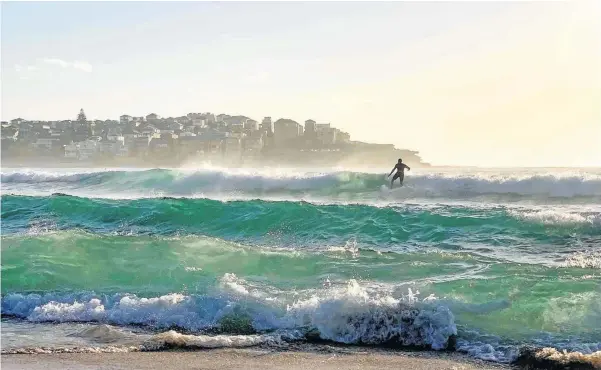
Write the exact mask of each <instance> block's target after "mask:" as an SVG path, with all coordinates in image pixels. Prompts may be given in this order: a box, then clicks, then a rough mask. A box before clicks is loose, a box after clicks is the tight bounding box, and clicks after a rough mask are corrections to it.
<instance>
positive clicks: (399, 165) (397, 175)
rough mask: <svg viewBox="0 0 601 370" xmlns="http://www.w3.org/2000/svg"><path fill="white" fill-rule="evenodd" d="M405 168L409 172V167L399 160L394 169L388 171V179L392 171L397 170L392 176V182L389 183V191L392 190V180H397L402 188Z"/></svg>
mask: <svg viewBox="0 0 601 370" xmlns="http://www.w3.org/2000/svg"><path fill="white" fill-rule="evenodd" d="M405 168H406V169H408V170H409V171H411V168H409V166H407V165H406V164H405V163H403V162H401V161H400V160H399V162H398V163H397V164H395V165H394V167H393V168H392V171H390V174H389V175H388V177H390V175H392V173H393V172H394V170H397V171H396V173H395V174H394V176H393V177H392V181H390V188H391V189H392V186H393V185H394V180H396V179H399V181H400V182H401V186H403V180H404V179H405Z"/></svg>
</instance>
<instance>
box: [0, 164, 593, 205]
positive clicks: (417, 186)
mask: <svg viewBox="0 0 601 370" xmlns="http://www.w3.org/2000/svg"><path fill="white" fill-rule="evenodd" d="M388 181H389V180H388V179H387V178H386V176H385V175H384V174H374V173H363V172H348V171H341V172H329V173H328V172H315V173H308V172H302V173H296V172H294V170H292V171H291V172H290V173H281V172H275V173H273V172H271V173H270V172H269V171H256V172H252V171H246V172H228V171H227V170H202V171H182V170H170V169H152V170H140V171H123V170H121V171H119V170H111V171H99V172H81V173H60V172H39V171H24V172H19V171H12V172H3V173H2V183H3V184H4V187H5V188H7V189H9V190H17V191H18V190H19V187H18V185H19V184H23V185H26V186H27V190H23V189H21V190H23V191H24V194H27V192H28V191H29V192H30V193H31V192H34V191H36V189H37V191H46V192H48V189H49V188H55V189H56V190H57V191H60V192H64V193H66V194H74V195H77V194H80V195H84V194H85V195H87V196H95V197H103V196H104V197H117V198H119V197H124V198H127V197H148V196H187V197H189V196H199V195H200V196H202V195H204V196H219V195H221V196H228V195H230V196H231V195H236V194H239V195H244V194H246V195H248V196H284V197H286V196H288V197H301V196H314V197H322V198H323V197H337V196H342V195H344V197H347V198H348V197H352V196H355V197H356V196H361V195H362V196H366V195H367V196H369V197H371V198H373V199H374V200H375V199H378V198H382V197H384V198H386V197H392V198H398V199H412V198H448V199H454V198H458V199H465V198H467V199H469V198H481V197H491V196H492V197H497V198H498V197H502V198H503V199H506V200H516V199H517V200H519V199H523V198H532V199H564V200H565V199H571V198H574V199H578V198H593V199H596V200H600V199H601V172H599V173H597V172H595V171H591V172H566V173H552V172H549V173H534V174H512V173H504V174H499V173H487V172H474V173H470V172H452V173H448V172H421V173H416V174H413V173H408V174H407V175H406V185H405V187H403V188H400V189H393V190H392V191H390V190H387V189H386V190H383V189H382V187H383V186H385V185H387V184H388ZM134 189H135V190H134Z"/></svg>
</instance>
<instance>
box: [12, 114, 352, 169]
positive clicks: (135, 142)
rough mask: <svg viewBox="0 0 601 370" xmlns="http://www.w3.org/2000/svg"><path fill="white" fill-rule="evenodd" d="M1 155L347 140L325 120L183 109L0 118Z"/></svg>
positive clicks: (153, 154)
mask: <svg viewBox="0 0 601 370" xmlns="http://www.w3.org/2000/svg"><path fill="white" fill-rule="evenodd" d="M1 133H2V155H3V157H4V158H10V157H13V156H15V157H60V158H63V159H67V160H73V161H78V160H80V161H87V160H94V159H103V158H104V159H109V158H132V157H134V158H139V159H168V158H169V159H176V160H184V159H186V158H188V157H190V156H199V155H200V156H204V157H208V158H216V157H219V158H229V159H232V160H234V161H235V160H237V159H240V158H249V157H259V156H261V155H265V153H268V152H273V153H277V152H282V151H288V152H289V151H307V150H309V151H332V150H341V148H344V147H346V146H348V145H352V143H351V141H350V136H349V134H348V133H346V132H343V131H341V130H339V129H337V128H335V127H332V126H331V125H330V124H329V123H317V122H315V121H313V120H307V121H305V123H304V126H303V125H302V124H300V123H298V122H295V121H293V120H291V119H284V118H283V119H278V120H276V121H275V122H272V119H271V117H265V118H263V120H262V121H261V122H258V121H255V120H253V119H251V118H249V117H245V116H230V115H227V114H219V115H215V114H212V113H189V114H187V115H185V116H181V117H169V118H162V117H160V116H159V115H157V114H155V113H151V114H148V115H147V116H145V117H134V116H129V115H122V116H121V117H119V120H118V121H116V120H104V121H103V120H87V119H86V116H85V113H84V112H83V110H81V111H80V113H79V115H78V117H77V119H76V120H63V121H28V120H25V119H22V118H17V119H13V120H11V121H10V122H2V129H1Z"/></svg>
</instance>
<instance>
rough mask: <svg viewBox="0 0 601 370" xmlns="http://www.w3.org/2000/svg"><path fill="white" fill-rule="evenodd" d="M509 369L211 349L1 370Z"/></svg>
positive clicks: (44, 359)
mask: <svg viewBox="0 0 601 370" xmlns="http://www.w3.org/2000/svg"><path fill="white" fill-rule="evenodd" d="M284 368H285V369H298V370H307V369H374V370H375V369H382V368H395V369H411V370H433V369H448V370H451V369H453V370H460V369H461V370H468V369H508V368H509V367H507V366H504V365H499V364H493V363H487V362H480V361H476V360H473V359H468V358H467V357H465V356H462V355H460V354H456V353H436V352H399V351H377V350H376V351H374V350H372V349H368V350H362V349H351V350H344V349H338V348H334V347H330V348H329V346H321V347H320V348H319V349H318V350H317V351H315V350H299V351H284V352H282V351H273V350H269V349H231V348H230V349H213V350H202V351H193V352H191V351H190V352H182V351H167V352H128V353H55V354H25V355H24V354H17V355H2V369H4V370H9V369H32V370H49V369H161V370H169V369H178V370H181V369H228V370H231V369H266V370H268V369H284Z"/></svg>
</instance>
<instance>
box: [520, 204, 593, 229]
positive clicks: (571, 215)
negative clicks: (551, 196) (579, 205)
mask: <svg viewBox="0 0 601 370" xmlns="http://www.w3.org/2000/svg"><path fill="white" fill-rule="evenodd" d="M509 214H510V215H512V216H513V217H516V218H518V219H521V220H525V221H529V222H536V223H541V224H546V225H579V224H581V225H591V226H593V225H599V226H601V213H599V212H587V211H585V210H579V211H573V210H569V209H562V208H559V207H555V208H552V209H520V210H517V209H513V210H510V211H509Z"/></svg>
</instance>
